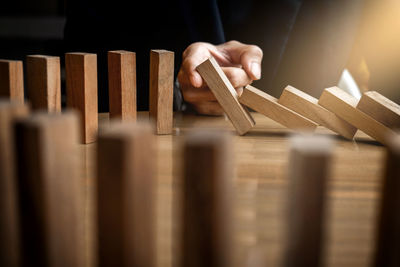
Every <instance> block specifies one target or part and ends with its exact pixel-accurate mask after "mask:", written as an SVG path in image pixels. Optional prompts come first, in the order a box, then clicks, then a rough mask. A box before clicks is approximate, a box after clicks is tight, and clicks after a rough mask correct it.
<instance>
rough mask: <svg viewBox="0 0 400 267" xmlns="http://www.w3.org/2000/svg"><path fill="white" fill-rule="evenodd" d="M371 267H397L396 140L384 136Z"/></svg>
mask: <svg viewBox="0 0 400 267" xmlns="http://www.w3.org/2000/svg"><path fill="white" fill-rule="evenodd" d="M387 138H388V141H387V144H388V145H387V153H386V164H385V173H384V176H383V185H382V191H381V197H382V199H381V203H380V209H379V212H378V214H379V216H378V223H377V231H376V234H377V239H376V245H375V248H376V249H375V255H374V263H373V266H376V267H378V266H379V267H380V266H386V267H395V266H400V254H399V251H400V213H399V212H397V211H398V210H399V209H400V165H399V162H400V136H398V135H397V136H394V135H393V136H387Z"/></svg>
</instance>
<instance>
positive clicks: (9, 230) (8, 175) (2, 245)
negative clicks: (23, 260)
mask: <svg viewBox="0 0 400 267" xmlns="http://www.w3.org/2000/svg"><path fill="white" fill-rule="evenodd" d="M28 112H29V108H28V106H27V105H24V104H23V103H22V102H21V101H9V99H1V100H0V214H1V216H0V237H1V238H0V266H5V267H7V266H20V254H19V228H18V222H19V219H18V202H17V200H18V195H17V184H16V177H15V162H14V156H15V155H14V134H13V122H14V120H16V119H19V118H22V117H25V116H27V115H28Z"/></svg>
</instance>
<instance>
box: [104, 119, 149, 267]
mask: <svg viewBox="0 0 400 267" xmlns="http://www.w3.org/2000/svg"><path fill="white" fill-rule="evenodd" d="M152 131H153V130H152V129H151V128H150V127H149V125H147V124H146V125H143V124H130V123H126V122H125V123H122V124H121V123H117V124H115V123H114V124H111V126H110V128H109V129H107V130H104V131H102V132H101V133H100V135H99V141H98V153H97V170H98V171H97V173H98V181H97V186H98V194H97V197H98V199H97V203H98V207H97V210H98V237H99V239H98V261H99V266H148V267H154V266H155V265H156V257H155V256H156V242H155V241H156V240H155V238H156V236H155V230H156V229H155V222H156V218H155V203H156V202H155V197H156V195H155V193H156V192H155V188H156V177H155V175H154V172H155V170H154V169H155V166H156V160H155V159H154V157H155V148H154V146H153V144H154V142H155V140H154V135H153V134H152Z"/></svg>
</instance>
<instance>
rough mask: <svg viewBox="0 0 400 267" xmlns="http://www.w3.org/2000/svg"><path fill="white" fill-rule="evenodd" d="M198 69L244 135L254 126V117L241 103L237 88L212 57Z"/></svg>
mask: <svg viewBox="0 0 400 267" xmlns="http://www.w3.org/2000/svg"><path fill="white" fill-rule="evenodd" d="M196 70H197V71H198V72H199V73H200V75H201V77H202V78H203V79H204V81H205V82H206V83H207V85H208V87H209V88H210V90H211V91H212V92H213V94H214V95H215V98H216V99H217V100H218V102H219V103H220V104H221V106H222V108H223V109H224V111H225V113H226V114H227V115H228V117H229V119H230V120H231V122H232V124H233V126H234V127H235V128H236V130H237V132H238V133H239V134H240V135H243V134H245V133H247V132H248V131H249V130H250V129H251V128H253V127H254V125H255V122H254V119H253V118H252V117H251V115H250V113H249V112H248V111H247V109H246V108H245V107H243V106H242V105H241V104H240V103H239V101H238V94H237V92H236V90H235V88H233V86H232V84H231V83H230V82H229V80H228V78H227V77H226V75H225V73H224V72H223V71H222V69H221V67H220V66H219V65H218V63H217V61H215V59H214V58H213V57H211V58H209V59H207V60H206V61H204V62H203V63H201V64H200V65H199V66H197V68H196Z"/></svg>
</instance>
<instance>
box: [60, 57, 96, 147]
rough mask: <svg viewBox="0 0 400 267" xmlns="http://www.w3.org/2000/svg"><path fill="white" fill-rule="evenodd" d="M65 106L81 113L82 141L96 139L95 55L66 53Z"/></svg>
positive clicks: (89, 141)
mask: <svg viewBox="0 0 400 267" xmlns="http://www.w3.org/2000/svg"><path fill="white" fill-rule="evenodd" d="M65 72H66V85H67V107H69V108H73V109H76V110H78V111H79V112H80V114H81V124H82V142H83V143H85V144H87V143H92V142H95V141H96V137H97V129H98V107H97V101H98V100H97V56H96V54H89V53H66V54H65Z"/></svg>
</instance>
